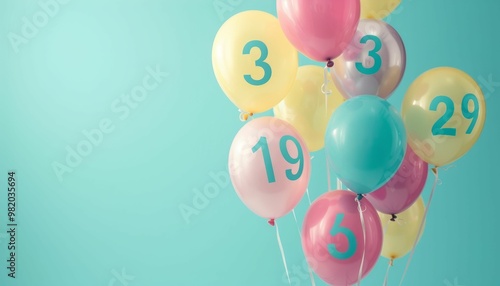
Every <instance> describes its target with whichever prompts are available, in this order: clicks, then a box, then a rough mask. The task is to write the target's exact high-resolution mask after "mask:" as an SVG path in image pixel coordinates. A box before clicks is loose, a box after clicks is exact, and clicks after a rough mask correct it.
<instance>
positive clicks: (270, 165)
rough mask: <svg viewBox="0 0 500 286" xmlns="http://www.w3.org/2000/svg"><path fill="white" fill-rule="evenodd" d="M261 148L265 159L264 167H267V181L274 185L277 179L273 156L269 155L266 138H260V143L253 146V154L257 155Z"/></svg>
mask: <svg viewBox="0 0 500 286" xmlns="http://www.w3.org/2000/svg"><path fill="white" fill-rule="evenodd" d="M261 148H262V156H263V157H264V165H266V173H267V181H268V182H269V183H274V182H276V178H275V177H274V170H273V162H271V154H270V153H269V146H268V145H267V138H266V137H260V139H259V142H257V144H255V146H253V148H252V152H253V153H255V152H257V150H259V149H261Z"/></svg>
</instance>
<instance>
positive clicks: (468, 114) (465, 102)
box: [462, 93, 479, 134]
mask: <svg viewBox="0 0 500 286" xmlns="http://www.w3.org/2000/svg"><path fill="white" fill-rule="evenodd" d="M471 100H472V102H474V109H473V110H472V111H469V101H471ZM462 114H463V115H464V117H465V118H467V119H472V121H471V123H470V125H469V128H467V131H466V132H465V134H471V133H472V131H473V130H474V126H476V122H477V118H478V117H479V102H478V101H477V97H476V96H475V95H474V94H472V93H468V94H466V95H465V96H464V98H463V99H462Z"/></svg>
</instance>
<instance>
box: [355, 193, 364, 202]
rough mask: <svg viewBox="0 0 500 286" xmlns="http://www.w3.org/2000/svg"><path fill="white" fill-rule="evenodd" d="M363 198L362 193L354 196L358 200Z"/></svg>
mask: <svg viewBox="0 0 500 286" xmlns="http://www.w3.org/2000/svg"><path fill="white" fill-rule="evenodd" d="M363 198H364V197H363V195H362V194H358V196H357V197H356V199H357V200H358V201H361V200H362V199H363Z"/></svg>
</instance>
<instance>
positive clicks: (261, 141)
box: [252, 135, 304, 183]
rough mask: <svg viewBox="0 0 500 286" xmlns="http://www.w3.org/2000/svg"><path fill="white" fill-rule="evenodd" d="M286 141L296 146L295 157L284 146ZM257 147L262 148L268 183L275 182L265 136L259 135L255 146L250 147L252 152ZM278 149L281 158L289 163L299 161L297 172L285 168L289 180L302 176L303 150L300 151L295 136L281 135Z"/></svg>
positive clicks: (255, 150)
mask: <svg viewBox="0 0 500 286" xmlns="http://www.w3.org/2000/svg"><path fill="white" fill-rule="evenodd" d="M288 141H292V142H293V143H294V144H295V146H296V147H297V157H292V155H290V152H289V151H288V148H287V146H286V144H287V142H288ZM259 149H262V156H263V157H264V165H265V167H266V174H267V181H268V182H269V183H274V182H276V177H275V175H274V169H273V162H272V160H271V154H270V152H269V145H268V144H267V138H266V137H260V139H259V141H258V142H257V144H255V146H253V147H252V152H253V153H255V152H257V151H258V150H259ZM280 151H281V155H282V156H283V158H284V159H285V160H286V161H287V162H288V163H290V164H293V165H295V164H297V163H299V168H298V170H297V173H295V174H294V173H293V171H292V169H287V170H286V177H287V178H288V179H289V180H290V181H296V180H298V179H299V178H300V176H302V172H303V170H304V152H303V151H302V148H301V147H300V143H299V141H298V140H297V138H295V137H293V136H290V135H285V136H283V137H281V139H280Z"/></svg>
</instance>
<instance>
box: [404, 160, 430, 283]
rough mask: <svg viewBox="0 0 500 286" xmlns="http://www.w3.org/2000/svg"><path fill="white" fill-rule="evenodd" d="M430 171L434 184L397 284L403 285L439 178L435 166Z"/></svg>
mask: <svg viewBox="0 0 500 286" xmlns="http://www.w3.org/2000/svg"><path fill="white" fill-rule="evenodd" d="M432 173H434V176H435V178H434V184H433V185H432V190H431V194H430V195H429V201H428V202H427V205H426V206H425V211H424V217H423V219H422V222H421V223H420V227H419V228H418V234H417V237H416V238H415V241H414V242H413V248H412V249H411V253H410V257H409V258H408V261H407V262H406V267H405V271H404V272H403V276H402V277H401V281H400V282H399V286H401V285H403V280H404V279H405V276H406V272H407V271H408V268H409V267H410V263H411V259H412V258H413V253H415V247H416V246H417V242H418V240H419V238H420V235H421V234H422V230H423V228H424V224H425V220H426V219H427V212H428V211H429V207H430V205H431V201H432V197H433V196H434V191H435V190H436V185H437V183H438V180H439V175H438V169H437V167H434V168H432Z"/></svg>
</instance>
